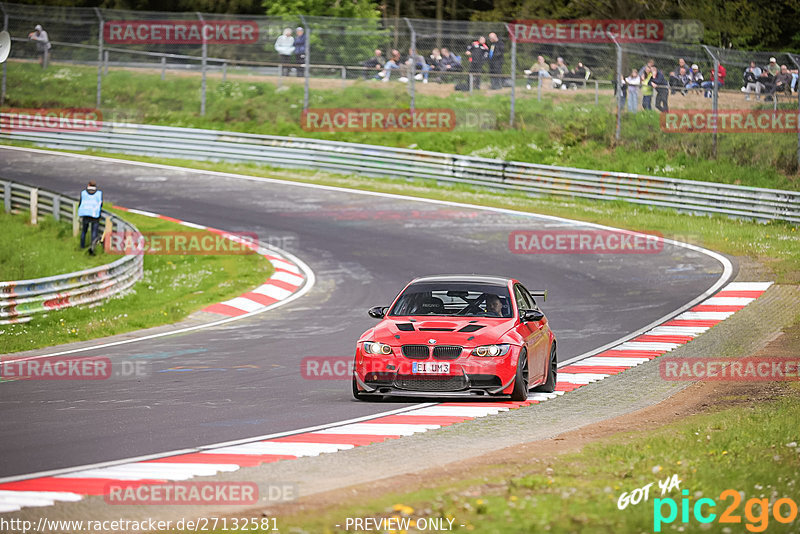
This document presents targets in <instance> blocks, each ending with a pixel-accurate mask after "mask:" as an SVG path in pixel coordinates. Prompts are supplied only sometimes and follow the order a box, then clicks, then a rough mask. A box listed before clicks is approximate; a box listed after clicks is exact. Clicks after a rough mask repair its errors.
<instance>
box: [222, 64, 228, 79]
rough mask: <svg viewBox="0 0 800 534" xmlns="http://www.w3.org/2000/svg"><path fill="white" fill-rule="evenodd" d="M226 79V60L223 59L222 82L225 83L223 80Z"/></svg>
mask: <svg viewBox="0 0 800 534" xmlns="http://www.w3.org/2000/svg"><path fill="white" fill-rule="evenodd" d="M227 79H228V62H227V61H223V62H222V83H225V81H226V80H227Z"/></svg>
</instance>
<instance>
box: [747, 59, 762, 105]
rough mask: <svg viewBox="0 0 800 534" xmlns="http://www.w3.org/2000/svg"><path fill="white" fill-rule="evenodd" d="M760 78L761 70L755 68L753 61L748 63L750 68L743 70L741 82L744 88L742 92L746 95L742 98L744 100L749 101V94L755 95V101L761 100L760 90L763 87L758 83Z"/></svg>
mask: <svg viewBox="0 0 800 534" xmlns="http://www.w3.org/2000/svg"><path fill="white" fill-rule="evenodd" d="M760 77H761V68H759V67H757V66H756V62H755V61H751V62H750V66H749V67H747V68H746V69H744V74H743V75H742V80H744V87H742V92H743V93H747V94H746V95H745V97H744V99H745V100H750V93H755V94H756V100H761V90H762V89H764V86H763V85H762V84H761V83H760V82H759V81H758V79H759V78H760Z"/></svg>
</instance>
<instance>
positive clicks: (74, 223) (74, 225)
mask: <svg viewBox="0 0 800 534" xmlns="http://www.w3.org/2000/svg"><path fill="white" fill-rule="evenodd" d="M80 222H81V221H80V217H78V203H77V202H73V203H72V237H78V233H80V228H79V225H80Z"/></svg>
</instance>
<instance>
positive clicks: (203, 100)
mask: <svg viewBox="0 0 800 534" xmlns="http://www.w3.org/2000/svg"><path fill="white" fill-rule="evenodd" d="M195 14H196V15H197V18H198V19H200V24H201V26H200V32H201V35H202V37H203V59H202V63H201V67H200V69H201V70H202V72H203V74H202V82H201V87H200V116H203V117H204V116H205V114H206V66H207V64H208V43H207V42H206V32H205V26H206V22H205V20H203V15H202V14H201V13H200V12H199V11H196V12H195Z"/></svg>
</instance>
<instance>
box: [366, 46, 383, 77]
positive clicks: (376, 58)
mask: <svg viewBox="0 0 800 534" xmlns="http://www.w3.org/2000/svg"><path fill="white" fill-rule="evenodd" d="M384 63H386V61H385V60H384V59H383V52H381V51H380V49H377V48H376V49H375V52H374V53H373V55H372V57H371V58H369V59H368V60H366V61H365V62H363V63H362V64H361V66H362V67H364V79H367V78H373V79H376V80H377V79H380V78H381V71H383V65H384ZM370 71H374V72H375V74H374V75H372V74H371V73H370Z"/></svg>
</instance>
